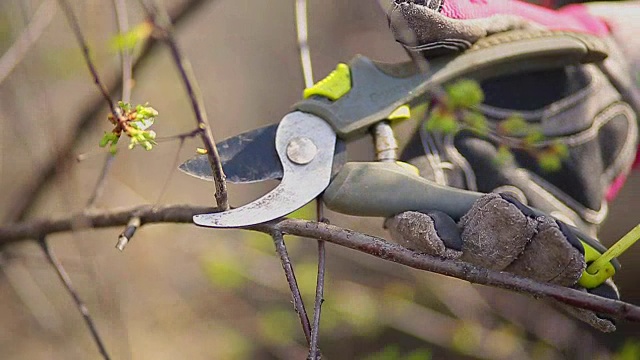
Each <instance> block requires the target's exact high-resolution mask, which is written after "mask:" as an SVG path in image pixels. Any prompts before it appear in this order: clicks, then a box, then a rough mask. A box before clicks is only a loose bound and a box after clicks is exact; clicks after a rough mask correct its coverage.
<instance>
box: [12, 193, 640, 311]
mask: <svg viewBox="0 0 640 360" xmlns="http://www.w3.org/2000/svg"><path fill="white" fill-rule="evenodd" d="M215 211H218V210H217V209H216V208H211V207H197V206H191V205H166V206H157V207H156V206H149V205H147V206H139V207H134V208H129V209H124V210H109V211H98V210H94V211H87V212H81V213H77V214H72V215H70V216H69V217H66V218H62V219H41V220H33V221H26V222H21V223H17V224H10V225H5V226H1V227H0V247H2V246H6V245H8V244H11V243H15V242H19V241H24V240H29V239H39V238H41V237H42V236H45V235H49V234H53V233H60V232H68V231H75V230H81V229H89V228H96V229H97V228H106V227H114V226H124V225H126V224H127V223H128V221H129V219H130V218H131V217H132V216H133V215H134V214H137V215H138V216H140V220H141V224H142V225H144V224H151V223H185V224H192V217H193V215H196V214H204V213H211V212H215ZM247 229H250V230H256V231H261V232H264V233H268V234H272V233H273V232H274V231H279V232H282V233H285V234H290V235H297V236H301V237H308V238H314V239H320V240H324V241H328V242H331V243H334V244H336V245H340V246H344V247H347V248H350V249H353V250H357V251H360V252H363V253H366V254H369V255H372V256H375V257H378V258H380V259H383V260H387V261H393V262H396V263H399V264H402V265H406V266H409V267H412V268H415V269H420V270H426V271H430V272H435V273H438V274H442V275H446V276H451V277H455V278H458V279H462V280H466V281H470V282H473V283H477V284H482V285H489V286H494V287H499V288H503V289H507V290H515V291H519V292H523V293H527V294H530V295H533V296H535V297H551V298H554V299H556V300H558V301H560V302H563V303H566V304H568V305H572V306H575V307H579V308H583V309H587V310H592V311H595V312H598V313H603V314H610V315H612V316H614V317H617V318H621V319H626V320H629V321H637V322H640V307H638V306H636V305H633V304H629V303H625V302H623V301H617V300H611V299H606V298H603V297H600V296H596V295H592V294H589V293H585V292H582V291H579V290H576V289H571V288H566V287H562V286H558V285H552V284H544V283H539V282H536V281H533V280H531V279H527V278H522V277H519V276H516V275H513V274H510V273H506V272H499V271H492V270H487V269H483V268H480V267H477V266H474V265H471V264H469V263H465V262H463V261H457V260H456V261H454V260H443V259H440V258H436V257H433V256H429V255H425V254H422V253H418V252H415V251H412V250H409V249H406V248H404V247H402V246H400V245H396V244H392V243H389V242H387V241H385V240H383V239H380V238H377V237H375V236H370V235H366V234H362V233H359V232H356V231H353V230H350V229H344V228H340V227H337V226H333V225H329V224H324V223H318V222H315V221H305V220H298V219H284V220H280V221H276V222H272V223H267V224H260V225H254V226H252V227H250V228H247Z"/></svg>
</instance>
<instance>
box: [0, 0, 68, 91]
mask: <svg viewBox="0 0 640 360" xmlns="http://www.w3.org/2000/svg"><path fill="white" fill-rule="evenodd" d="M56 9H57V7H56V4H55V0H46V1H44V2H43V3H42V4H41V5H40V6H39V7H38V10H36V13H35V14H34V15H33V18H32V19H31V21H30V22H29V24H28V25H27V27H26V29H24V31H23V32H22V34H20V37H18V40H16V42H15V43H13V45H11V47H10V48H9V50H7V51H6V52H5V53H4V54H3V55H2V57H1V58H0V83H2V82H3V81H4V80H5V79H6V78H7V76H9V74H11V72H12V71H13V69H15V67H16V66H17V65H18V64H19V63H20V62H21V61H22V59H24V56H25V55H26V54H27V52H28V51H29V49H30V48H31V46H33V44H34V43H35V42H36V40H38V39H39V38H40V36H41V35H42V33H43V32H44V30H45V29H46V28H47V26H49V24H50V23H51V20H52V19H53V17H54V15H55V14H56Z"/></svg>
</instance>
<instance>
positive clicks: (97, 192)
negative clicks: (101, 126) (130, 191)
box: [86, 153, 116, 208]
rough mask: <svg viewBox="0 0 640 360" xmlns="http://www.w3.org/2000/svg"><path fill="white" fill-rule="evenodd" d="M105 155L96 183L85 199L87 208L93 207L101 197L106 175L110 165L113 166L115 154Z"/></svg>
mask: <svg viewBox="0 0 640 360" xmlns="http://www.w3.org/2000/svg"><path fill="white" fill-rule="evenodd" d="M106 156H107V157H106V158H105V160H104V164H103V165H102V170H100V176H98V180H97V181H96V185H95V186H94V187H93V191H92V192H91V195H90V196H89V200H87V206H86V207H87V208H92V207H94V206H95V204H96V202H97V201H98V199H99V198H100V197H102V194H103V193H104V187H105V185H106V180H107V175H109V170H111V167H112V166H113V163H114V161H115V159H116V157H115V155H113V154H111V153H107V155H106Z"/></svg>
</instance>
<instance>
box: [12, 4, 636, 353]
mask: <svg viewBox="0 0 640 360" xmlns="http://www.w3.org/2000/svg"><path fill="white" fill-rule="evenodd" d="M186 2H189V1H186ZM186 2H185V1H184V0H182V1H181V0H165V1H164V4H165V5H166V7H167V8H168V9H170V11H171V10H172V9H179V8H180V7H181V6H183V5H184V4H185V3H186ZM72 3H73V6H74V10H75V11H76V14H77V15H78V17H79V19H80V25H81V27H82V29H83V32H84V33H85V35H86V37H87V40H88V42H89V43H90V47H91V55H92V57H93V60H94V61H95V63H96V65H97V67H98V70H99V72H100V74H101V77H102V78H103V79H104V80H105V81H106V82H108V83H113V82H114V81H115V80H116V79H117V78H118V77H120V58H119V55H118V52H117V51H116V50H115V49H114V48H113V46H112V42H113V41H112V40H113V38H114V36H115V35H116V34H117V26H116V20H115V19H116V18H115V14H114V6H113V3H112V1H109V0H85V1H73V2H72ZM197 3H198V4H199V5H198V6H197V7H194V8H193V9H194V11H191V12H189V13H188V15H187V16H186V17H185V18H183V19H182V20H181V21H180V23H179V24H178V25H177V29H176V36H177V40H178V42H179V44H180V46H181V47H182V49H183V51H184V53H185V55H186V56H187V57H188V58H189V59H190V61H191V63H192V65H193V71H194V73H195V75H196V77H197V78H198V80H199V83H200V87H201V88H202V93H203V96H204V100H205V103H206V107H207V111H208V114H209V119H210V121H211V124H212V127H213V133H214V136H215V138H216V139H223V138H226V137H229V136H233V135H236V134H238V133H240V132H243V131H246V130H249V129H253V128H255V127H258V126H261V125H266V124H271V123H274V122H276V121H278V120H279V119H280V118H281V117H282V115H284V114H285V113H287V112H288V110H289V109H290V106H291V104H293V103H294V102H295V101H297V100H298V99H299V98H300V96H301V91H302V88H303V77H302V71H301V69H300V65H299V56H298V50H297V43H296V34H295V23H294V1H293V0H288V1H284V0H272V1H249V0H233V1H230V0H204V1H203V0H201V1H197ZM126 5H127V10H128V14H127V16H128V19H129V23H130V24H131V26H135V25H137V24H139V23H141V22H142V21H143V20H144V16H143V12H142V10H141V8H140V6H139V4H138V2H137V1H134V0H131V1H126ZM39 12H40V13H39ZM38 14H40V15H38ZM309 14H310V17H309V21H310V24H309V26H310V35H309V36H310V47H311V55H312V59H313V65H314V72H315V76H316V80H317V79H318V78H321V77H323V76H325V75H326V74H328V73H329V72H330V71H331V70H333V68H334V67H335V65H336V64H337V63H338V62H343V61H347V60H348V59H350V58H351V57H352V56H354V55H355V54H358V53H362V54H366V55H367V56H369V57H371V58H374V59H377V60H381V61H386V62H397V61H403V60H406V59H407V58H406V55H405V53H404V51H403V50H402V48H401V47H400V46H399V45H398V44H396V43H395V41H394V39H393V37H392V36H391V34H390V32H389V31H388V30H387V21H386V18H385V15H384V13H383V12H382V10H381V9H380V7H379V5H378V4H377V3H376V2H373V1H371V0H350V1H340V0H324V1H320V0H309ZM34 19H37V21H38V22H39V25H40V27H41V28H42V31H41V32H40V33H38V34H37V35H34V36H32V37H31V40H30V41H29V43H30V46H29V47H28V48H27V47H25V48H24V49H25V52H24V56H21V57H20V59H19V61H17V65H16V66H15V68H14V69H13V71H12V72H11V73H10V74H9V75H8V76H6V77H4V78H0V79H1V80H0V219H1V221H2V224H7V223H10V222H13V221H15V220H16V219H17V218H18V217H20V215H21V212H23V213H24V215H25V217H26V218H37V217H64V216H67V215H68V214H70V213H73V212H78V211H81V210H82V209H83V208H84V207H85V205H86V204H87V201H88V198H89V197H90V196H91V194H92V192H93V189H94V187H95V184H96V181H97V179H98V177H99V175H100V171H101V169H102V166H103V163H104V161H105V159H106V150H105V149H101V148H99V147H98V146H97V144H98V141H99V140H100V138H101V137H102V135H103V133H104V132H105V131H110V130H111V127H112V126H111V124H109V123H108V121H107V120H106V119H107V118H106V116H107V111H106V109H105V107H104V106H102V105H103V104H102V103H99V104H100V105H101V107H100V108H99V112H98V113H97V114H95V115H94V116H91V117H89V121H88V122H87V124H86V125H83V126H82V129H81V131H77V130H79V129H78V128H79V127H80V125H78V124H79V121H80V120H81V118H82V117H83V114H86V113H87V111H88V109H90V108H91V107H93V104H95V103H96V101H99V100H98V99H99V93H98V91H97V89H96V88H95V86H94V85H93V83H92V80H91V77H90V74H89V72H88V71H87V68H86V65H85V64H84V61H83V59H82V55H81V52H80V50H79V48H78V45H77V43H76V41H75V39H74V38H73V36H72V33H71V31H70V28H69V26H68V24H67V23H66V21H65V18H64V14H63V13H62V11H60V10H59V9H57V6H56V1H55V0H2V1H0V54H5V53H6V52H7V51H8V50H9V49H10V48H11V46H12V45H13V44H14V43H15V42H16V39H18V38H19V37H20V36H21V35H22V34H23V33H24V32H25V28H27V27H28V26H29V25H28V24H30V23H32V22H33V21H34ZM0 59H2V57H1V56H0ZM0 64H2V62H0ZM0 68H1V67H0ZM0 70H1V69H0ZM134 79H135V86H134V88H133V97H132V102H133V103H145V102H149V104H150V105H151V106H153V107H154V108H156V109H157V110H158V111H159V113H160V116H159V117H158V119H157V121H156V124H155V125H154V129H155V131H156V132H157V133H158V136H159V137H167V136H171V135H176V134H181V133H185V132H189V131H191V130H192V129H194V128H195V120H194V116H193V113H192V111H191V107H190V105H189V101H188V98H187V96H186V94H185V91H184V88H183V84H182V82H181V79H180V78H179V77H178V76H177V74H176V72H175V69H174V65H173V63H172V61H171V59H170V57H169V54H168V52H167V50H166V49H164V48H163V47H162V46H159V47H158V49H157V50H156V51H153V52H152V53H150V54H149V56H147V57H146V58H145V60H144V61H143V62H142V63H141V64H140V66H139V67H137V68H136V71H135V73H134ZM119 96H120V95H118V94H114V98H116V99H119ZM416 126H417V123H416V122H412V121H407V122H405V123H403V124H402V125H401V126H400V128H399V129H398V134H399V138H400V140H402V139H406V138H407V135H408V134H410V133H411V132H412V130H413V129H414V128H415V127H416ZM70 139H71V140H74V141H75V143H76V146H75V147H74V148H73V151H72V152H71V153H70V154H69V156H67V157H65V159H66V160H65V161H57V162H56V158H55V154H56V153H57V152H58V151H59V150H60V149H61V148H62V147H63V146H64V144H67V143H69V141H70ZM370 142H371V139H369V138H365V139H362V140H360V141H358V142H356V143H355V144H353V146H352V147H350V149H349V150H350V153H349V154H350V157H351V158H352V159H353V160H370V159H372V145H371V143H370ZM198 146H200V143H199V141H198V140H193V139H191V140H187V141H186V142H185V143H184V144H183V145H182V146H181V144H180V142H179V141H175V140H174V141H163V142H160V144H159V145H158V146H157V147H156V148H155V149H154V150H153V151H151V152H145V151H144V150H141V149H134V150H132V151H129V150H126V146H122V147H121V150H120V152H119V153H118V154H117V156H116V159H115V162H114V164H113V167H112V169H111V171H110V173H109V175H108V177H107V182H106V187H105V191H104V193H103V195H102V196H101V197H100V198H99V199H98V201H97V203H96V206H97V207H98V208H104V209H108V208H116V207H125V206H134V205H140V204H178V203H188V204H196V205H213V204H214V199H213V185H212V184H211V183H206V182H203V181H200V180H197V179H194V178H190V177H188V176H186V175H184V174H182V173H179V172H178V171H177V170H176V166H177V165H178V164H179V162H182V161H184V160H185V159H187V158H189V157H191V156H192V155H193V154H194V152H195V149H196V147H198ZM81 154H82V155H83V158H84V160H83V161H80V162H78V161H76V160H75V158H76V157H77V156H78V155H81ZM52 163H53V164H55V171H54V172H53V173H52V174H51V176H49V177H47V181H46V185H45V186H44V188H43V189H44V190H43V191H42V192H41V193H40V195H38V196H36V197H35V202H33V203H32V204H31V205H28V204H26V203H29V202H30V200H29V199H30V197H31V195H33V194H34V191H35V189H36V188H37V187H36V186H35V185H37V184H38V183H39V182H40V181H39V176H40V175H39V174H41V173H42V170H43V169H44V168H46V166H49V164H52ZM274 185H275V183H273V184H266V185H257V186H254V185H251V186H246V185H245V186H242V187H239V186H233V185H231V188H230V200H231V204H232V205H233V206H239V205H242V204H244V203H247V202H249V201H251V200H254V199H255V198H256V197H258V196H260V195H261V194H263V193H265V192H266V191H268V190H269V189H270V187H273V186H274ZM639 191H640V176H639V174H638V173H633V174H632V175H631V177H630V179H629V182H628V184H627V186H626V187H625V188H624V190H623V191H622V193H621V195H620V196H619V198H618V200H617V201H616V202H615V203H614V204H613V205H612V206H611V212H610V216H609V219H608V221H607V222H606V224H605V225H604V227H603V229H602V232H601V239H602V241H603V242H604V243H605V244H611V243H613V242H614V241H615V240H616V239H618V238H619V237H621V236H622V235H623V234H624V233H626V232H627V231H628V230H629V229H631V228H632V227H633V226H635V225H636V224H637V223H638V221H639V217H638V215H637V214H639V212H638V210H639V207H640V205H638V201H637V199H638V196H639V195H640V194H639ZM25 202H26V203H25ZM297 215H299V216H308V217H309V216H312V215H313V210H312V208H311V207H309V208H305V209H303V210H301V211H300V212H299V213H298V214H297ZM328 217H329V218H330V219H331V221H332V223H333V224H336V225H341V226H346V227H349V228H353V229H355V230H357V231H361V232H364V233H367V234H372V235H377V236H382V237H385V236H387V234H386V233H385V232H384V231H383V230H382V227H381V225H382V221H381V220H380V219H364V218H355V217H348V216H344V215H339V214H334V213H329V214H328ZM122 230H123V229H120V228H113V229H104V230H96V231H79V232H75V233H73V234H61V235H55V236H50V237H49V241H50V244H51V246H52V248H53V249H54V250H55V251H56V252H57V254H58V256H59V258H60V259H61V261H62V263H63V264H64V265H65V266H66V268H67V271H68V272H69V273H70V276H71V278H72V280H73V281H74V283H75V286H76V288H77V289H78V291H79V293H80V295H81V296H82V297H83V298H84V300H85V301H86V303H87V305H88V307H89V309H90V311H91V312H92V314H93V316H94V318H95V321H96V323H97V326H98V329H99V331H100V333H101V335H102V336H103V339H104V340H105V342H106V345H107V348H108V350H109V352H110V354H111V356H112V358H113V359H302V358H305V357H306V353H307V350H306V346H305V343H304V337H303V335H302V332H301V330H300V327H299V324H298V319H297V317H296V314H295V313H294V311H293V308H292V304H291V296H290V293H289V291H288V286H287V283H286V281H285V278H284V276H283V271H282V268H281V266H280V263H279V260H278V259H277V257H276V256H275V253H274V248H273V243H272V241H271V239H270V238H269V237H267V236H263V235H260V234H256V233H252V232H243V231H218V230H211V229H202V228H196V227H194V226H189V225H172V224H167V225H151V226H147V227H144V228H142V230H140V231H139V232H138V233H137V234H136V235H135V237H134V238H133V240H132V242H131V243H130V244H129V246H128V247H127V249H126V251H124V252H122V253H121V252H119V251H117V250H116V249H115V248H114V245H115V242H116V240H117V237H118V235H119V234H120V232H121V231H122ZM286 241H287V245H288V248H289V252H290V254H291V256H292V259H293V262H294V265H295V270H296V275H297V278H298V281H299V284H300V286H301V289H302V293H303V296H304V300H305V303H306V305H307V308H308V311H309V315H310V316H311V315H312V314H311V313H312V308H313V296H314V292H315V276H316V266H317V265H316V243H315V241H312V240H309V239H298V238H292V237H289V238H287V239H286ZM327 248H328V254H327V284H326V290H325V299H326V301H325V303H324V306H323V311H322V315H323V316H322V323H321V336H320V347H321V349H322V351H323V354H324V355H325V358H328V359H396V358H401V359H426V358H429V357H431V358H434V359H444V358H446V359H475V358H479V359H530V358H535V359H555V358H558V359H559V358H569V359H571V358H576V359H578V358H580V359H584V358H598V359H607V358H618V359H638V358H640V340H639V339H640V326H639V325H638V324H633V323H627V322H621V323H619V330H618V331H617V332H616V333H613V334H602V333H599V332H597V331H595V330H592V329H590V328H589V327H588V326H585V325H583V324H581V323H578V322H576V321H574V320H572V319H571V318H569V317H567V316H565V315H564V314H563V313H561V312H559V311H558V310H556V309H555V308H554V307H552V306H549V305H548V304H547V303H545V302H543V301H539V300H534V299H531V298H529V297H526V296H522V295H518V294H514V293H510V292H506V291H502V290H496V289H491V288H487V287H482V286H474V285H470V284H469V283H467V282H463V281H459V280H456V279H451V278H447V277H444V276H440V275H435V274H430V273H425V272H419V271H415V270H412V269H408V268H405V267H403V266H400V265H397V264H393V263H389V262H385V261H382V260H379V259H377V258H373V257H370V256H368V255H364V254H361V253H358V252H355V251H351V250H348V249H344V248H340V247H337V246H333V245H331V244H328V245H327ZM638 259H640V246H636V247H634V248H632V249H631V250H629V251H628V252H627V253H625V254H624V255H623V256H622V257H621V258H620V261H621V262H622V264H623V267H624V270H623V271H621V272H620V274H619V275H617V276H616V281H617V284H618V286H619V287H620V290H621V292H622V295H623V299H624V300H626V301H628V302H631V303H635V304H640V282H638V281H637V276H639V275H640V262H639V261H638ZM0 319H2V320H1V323H2V325H1V326H0V358H1V359H99V358H100V357H99V354H98V351H97V350H96V347H95V344H94V343H93V342H92V340H91V337H90V334H89V332H88V331H87V329H86V327H85V324H84V322H83V320H82V317H81V316H80V314H79V313H78V311H77V309H76V308H75V306H74V305H73V302H72V301H71V298H70V296H69V295H68V293H67V292H66V291H65V290H64V288H63V287H62V285H61V284H60V282H59V281H58V278H57V276H56V274H55V272H54V271H53V270H52V268H51V267H50V265H49V264H48V263H47V262H46V260H45V258H44V256H43V255H42V252H41V251H40V249H39V248H38V246H37V245H36V244H35V243H31V242H23V243H20V244H16V245H12V246H9V247H5V248H3V249H2V252H1V253H0Z"/></svg>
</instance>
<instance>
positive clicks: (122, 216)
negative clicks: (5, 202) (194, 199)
mask: <svg viewBox="0 0 640 360" xmlns="http://www.w3.org/2000/svg"><path fill="white" fill-rule="evenodd" d="M214 211H217V209H216V208H211V207H198V206H189V205H171V206H157V207H154V206H150V205H145V206H138V207H133V208H127V209H121V210H118V209H115V210H108V211H104V210H87V211H85V212H80V213H76V214H74V215H73V216H71V217H68V218H63V219H57V220H54V219H45V220H34V221H27V222H22V223H17V224H12V225H7V226H3V227H1V228H0V247H2V246H5V245H8V244H10V243H13V242H17V241H21V240H28V239H38V238H40V237H41V236H44V235H49V234H55V233H60V232H68V231H77V230H81V229H99V228H106V227H114V226H126V225H127V224H128V222H129V220H130V219H131V217H133V216H138V217H140V223H141V225H142V224H151V223H185V224H192V223H193V219H192V218H193V216H194V215H197V214H204V213H210V212H214Z"/></svg>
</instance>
